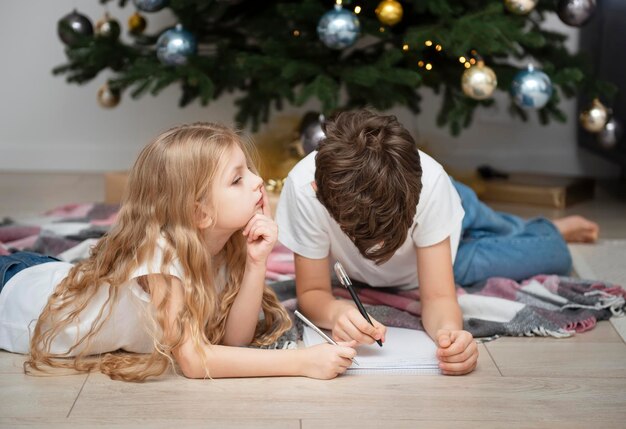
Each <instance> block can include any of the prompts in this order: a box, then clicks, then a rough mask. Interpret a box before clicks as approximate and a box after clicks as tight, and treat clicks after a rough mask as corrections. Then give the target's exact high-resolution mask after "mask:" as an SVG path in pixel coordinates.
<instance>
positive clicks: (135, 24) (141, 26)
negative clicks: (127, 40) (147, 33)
mask: <svg viewBox="0 0 626 429" xmlns="http://www.w3.org/2000/svg"><path fill="white" fill-rule="evenodd" d="M145 29H146V18H144V17H143V16H142V15H141V14H140V13H139V12H135V13H133V14H132V15H131V16H130V18H128V31H129V32H130V34H134V35H139V34H141V33H143V32H144V30H145Z"/></svg>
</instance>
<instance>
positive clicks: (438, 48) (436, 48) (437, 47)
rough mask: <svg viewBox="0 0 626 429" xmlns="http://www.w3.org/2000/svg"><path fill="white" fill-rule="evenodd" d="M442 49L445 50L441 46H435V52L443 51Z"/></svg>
mask: <svg viewBox="0 0 626 429" xmlns="http://www.w3.org/2000/svg"><path fill="white" fill-rule="evenodd" d="M442 49H443V46H441V45H436V46H435V50H436V51H441V50H442Z"/></svg>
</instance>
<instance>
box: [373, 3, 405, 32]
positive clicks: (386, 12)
mask: <svg viewBox="0 0 626 429" xmlns="http://www.w3.org/2000/svg"><path fill="white" fill-rule="evenodd" d="M403 13H404V10H403V9H402V5H401V4H400V2H398V1H396V0H383V1H381V2H380V3H378V6H377V7H376V16H377V17H378V20H379V21H380V22H381V23H383V24H385V25H389V26H392V25H396V24H397V23H398V22H400V21H401V20H402V14H403Z"/></svg>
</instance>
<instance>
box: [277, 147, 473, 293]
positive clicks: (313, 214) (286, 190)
mask: <svg viewBox="0 0 626 429" xmlns="http://www.w3.org/2000/svg"><path fill="white" fill-rule="evenodd" d="M316 154H317V152H311V153H310V154H309V155H308V156H307V157H306V158H304V159H303V160H301V161H300V162H299V163H298V164H297V165H296V166H295V167H294V168H293V169H292V170H291V172H290V173H289V175H288V177H287V180H286V181H285V185H284V187H283V189H282V191H281V194H280V200H279V202H278V208H277V211H276V223H277V224H278V240H279V241H280V242H281V243H282V244H284V245H285V246H286V247H287V248H289V249H290V250H292V251H293V252H295V253H297V254H299V255H302V256H304V257H306V258H310V259H322V258H326V257H330V258H331V259H333V260H338V261H340V262H341V263H342V265H343V266H344V268H345V269H346V272H347V274H348V275H349V276H350V277H351V278H353V279H356V280H359V281H361V282H364V283H367V284H370V285H372V286H408V287H415V286H417V284H418V281H417V257H416V252H415V247H416V246H417V247H427V246H431V245H433V244H437V243H439V242H441V241H443V240H445V239H446V238H447V237H450V247H451V251H452V261H454V258H455V256H456V251H457V248H458V245H459V239H460V236H461V223H462V220H463V216H464V214H465V212H464V211H463V207H462V205H461V199H460V197H459V194H458V193H457V191H456V189H455V188H454V185H453V184H452V182H451V180H450V178H449V177H448V175H447V174H446V172H445V171H444V169H443V167H442V166H441V165H440V164H439V163H438V162H437V161H435V160H434V159H432V158H431V157H430V156H428V155H426V154H425V153H423V152H421V151H420V152H419V155H420V160H421V166H422V191H421V194H420V199H419V202H418V204H417V210H416V213H415V218H414V219H413V225H412V226H411V229H410V231H409V234H408V235H407V239H406V241H405V242H404V244H403V245H402V246H401V247H400V248H399V249H398V250H397V251H396V253H395V254H394V255H393V256H392V257H391V259H389V260H388V261H387V262H385V263H384V264H381V265H376V264H375V263H374V262H373V261H371V260H369V259H366V258H364V257H363V256H361V254H360V253H359V251H358V249H357V248H356V246H355V245H354V243H352V241H350V239H349V238H348V237H347V236H346V235H345V234H344V233H343V231H342V230H341V228H340V227H339V225H338V224H337V222H335V220H334V219H333V218H332V217H331V216H330V214H329V213H328V211H327V210H326V208H325V207H324V206H322V204H321V203H320V202H319V200H318V199H317V197H316V195H315V191H314V189H313V187H312V185H311V183H312V182H314V181H315V156H316Z"/></svg>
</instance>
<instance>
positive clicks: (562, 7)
mask: <svg viewBox="0 0 626 429" xmlns="http://www.w3.org/2000/svg"><path fill="white" fill-rule="evenodd" d="M595 10H596V0H559V4H558V5H557V7H556V12H557V14H558V15H559V18H561V21H563V22H564V23H565V24H567V25H570V26H572V27H580V26H582V25H584V24H586V23H587V21H589V20H590V19H591V17H592V16H593V13H594V12H595Z"/></svg>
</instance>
